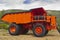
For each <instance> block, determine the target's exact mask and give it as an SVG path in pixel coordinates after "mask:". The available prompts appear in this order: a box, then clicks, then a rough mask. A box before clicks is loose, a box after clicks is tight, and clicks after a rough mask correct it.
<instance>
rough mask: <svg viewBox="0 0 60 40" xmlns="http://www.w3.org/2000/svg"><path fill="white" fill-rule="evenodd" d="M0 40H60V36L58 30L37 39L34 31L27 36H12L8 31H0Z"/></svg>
mask: <svg viewBox="0 0 60 40" xmlns="http://www.w3.org/2000/svg"><path fill="white" fill-rule="evenodd" d="M0 40H60V34H59V33H58V31H57V30H51V31H50V32H49V33H48V34H47V35H46V36H44V37H35V36H34V35H33V33H32V31H29V32H28V33H27V34H26V35H19V36H11V35H9V33H8V31H5V30H0Z"/></svg>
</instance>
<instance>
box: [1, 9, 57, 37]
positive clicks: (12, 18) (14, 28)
mask: <svg viewBox="0 0 60 40" xmlns="http://www.w3.org/2000/svg"><path fill="white" fill-rule="evenodd" d="M1 20H3V21H4V22H7V23H10V26H9V28H8V32H9V34H10V35H19V34H27V33H28V31H29V30H32V32H33V34H34V35H35V36H37V37H43V36H45V35H46V34H47V33H48V32H49V31H50V30H52V29H57V25H56V17H55V16H49V15H47V12H46V11H45V10H44V9H43V8H35V9H31V10H29V11H23V12H6V13H5V14H4V15H3V16H2V17H1Z"/></svg>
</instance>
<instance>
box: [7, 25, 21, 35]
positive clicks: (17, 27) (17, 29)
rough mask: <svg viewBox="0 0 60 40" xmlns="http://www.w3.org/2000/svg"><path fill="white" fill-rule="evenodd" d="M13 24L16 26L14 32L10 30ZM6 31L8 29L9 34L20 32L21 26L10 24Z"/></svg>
mask: <svg viewBox="0 0 60 40" xmlns="http://www.w3.org/2000/svg"><path fill="white" fill-rule="evenodd" d="M12 26H14V27H15V28H16V31H15V32H11V31H10V28H11V27H12ZM8 31H9V34H10V35H19V34H20V31H21V27H19V26H18V25H17V24H11V25H10V26H9V28H8Z"/></svg>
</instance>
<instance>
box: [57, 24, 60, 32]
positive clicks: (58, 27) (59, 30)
mask: <svg viewBox="0 0 60 40" xmlns="http://www.w3.org/2000/svg"><path fill="white" fill-rule="evenodd" d="M57 30H58V32H59V33H60V25H59V24H58V25H57Z"/></svg>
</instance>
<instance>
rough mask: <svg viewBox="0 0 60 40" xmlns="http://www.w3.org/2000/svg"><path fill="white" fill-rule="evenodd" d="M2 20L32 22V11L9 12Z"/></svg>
mask: <svg viewBox="0 0 60 40" xmlns="http://www.w3.org/2000/svg"><path fill="white" fill-rule="evenodd" d="M2 20H4V21H6V22H10V23H11V22H15V23H17V24H19V23H21V24H23V23H30V22H31V13H30V12H27V13H16V14H7V15H5V16H4V17H3V18H2Z"/></svg>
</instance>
